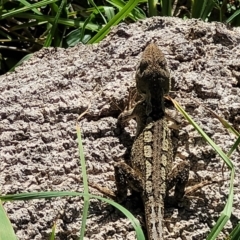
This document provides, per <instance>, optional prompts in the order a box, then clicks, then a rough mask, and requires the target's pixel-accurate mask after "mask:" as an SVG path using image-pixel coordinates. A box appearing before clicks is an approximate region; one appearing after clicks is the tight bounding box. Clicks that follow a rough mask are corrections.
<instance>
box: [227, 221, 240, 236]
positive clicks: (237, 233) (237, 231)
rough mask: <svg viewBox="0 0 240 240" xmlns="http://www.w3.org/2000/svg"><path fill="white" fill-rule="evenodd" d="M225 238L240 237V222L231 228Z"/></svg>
mask: <svg viewBox="0 0 240 240" xmlns="http://www.w3.org/2000/svg"><path fill="white" fill-rule="evenodd" d="M227 239H231V240H239V239H240V223H238V224H237V226H236V227H235V228H234V229H233V231H232V232H231V233H230V235H229V236H228V238H227Z"/></svg>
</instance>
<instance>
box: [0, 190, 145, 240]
mask: <svg viewBox="0 0 240 240" xmlns="http://www.w3.org/2000/svg"><path fill="white" fill-rule="evenodd" d="M77 196H82V197H84V196H85V197H88V198H95V199H99V200H101V201H103V202H106V203H108V204H111V205H112V206H114V207H115V208H117V209H118V210H119V211H121V212H122V213H123V214H124V215H125V216H126V217H127V218H128V219H129V221H130V222H131V224H132V225H133V227H134V229H135V231H136V234H137V239H138V240H144V239H145V238H144V234H143V231H142V229H141V226H140V224H139V221H138V220H137V219H136V218H135V217H134V216H133V215H132V214H131V213H130V212H129V211H128V210H127V209H125V208H124V207H122V206H121V205H120V204H118V203H116V202H114V201H112V200H109V199H107V198H103V197H99V196H96V195H92V194H88V195H86V194H84V193H79V192H71V191H62V192H58V191H51V192H32V193H19V194H11V195H10V194H9V195H0V200H2V201H19V200H23V201H24V200H32V199H42V198H56V197H77Z"/></svg>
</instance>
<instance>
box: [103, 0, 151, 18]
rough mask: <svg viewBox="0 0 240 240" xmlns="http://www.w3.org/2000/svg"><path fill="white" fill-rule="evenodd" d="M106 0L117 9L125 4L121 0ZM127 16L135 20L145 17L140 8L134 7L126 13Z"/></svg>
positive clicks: (120, 8)
mask: <svg viewBox="0 0 240 240" xmlns="http://www.w3.org/2000/svg"><path fill="white" fill-rule="evenodd" d="M140 1H141V0H140ZM140 1H139V2H140ZM107 2H108V3H110V4H111V5H113V6H114V7H116V8H118V10H119V11H121V10H122V8H124V6H125V5H126V3H125V2H124V1H123V0H107ZM128 17H129V18H131V19H132V20H133V21H136V20H138V19H145V18H146V15H145V13H144V11H143V10H142V9H140V8H138V7H135V8H134V9H133V10H132V12H131V13H129V14H128Z"/></svg>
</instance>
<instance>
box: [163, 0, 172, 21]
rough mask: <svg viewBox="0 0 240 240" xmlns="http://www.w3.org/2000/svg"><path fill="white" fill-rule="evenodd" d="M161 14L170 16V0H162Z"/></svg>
mask: <svg viewBox="0 0 240 240" xmlns="http://www.w3.org/2000/svg"><path fill="white" fill-rule="evenodd" d="M162 15H163V16H169V17H170V16H172V1H169V0H162Z"/></svg>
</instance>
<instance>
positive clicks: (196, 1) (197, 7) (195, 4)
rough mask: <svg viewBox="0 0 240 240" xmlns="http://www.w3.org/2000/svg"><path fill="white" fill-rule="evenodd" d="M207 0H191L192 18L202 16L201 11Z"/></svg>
mask: <svg viewBox="0 0 240 240" xmlns="http://www.w3.org/2000/svg"><path fill="white" fill-rule="evenodd" d="M207 1H208V0H203V1H202V0H193V1H192V9H191V17H192V18H202V15H203V12H204V10H205V8H206V6H207ZM209 1H211V0H209Z"/></svg>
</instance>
